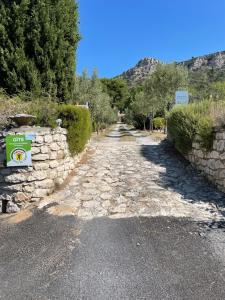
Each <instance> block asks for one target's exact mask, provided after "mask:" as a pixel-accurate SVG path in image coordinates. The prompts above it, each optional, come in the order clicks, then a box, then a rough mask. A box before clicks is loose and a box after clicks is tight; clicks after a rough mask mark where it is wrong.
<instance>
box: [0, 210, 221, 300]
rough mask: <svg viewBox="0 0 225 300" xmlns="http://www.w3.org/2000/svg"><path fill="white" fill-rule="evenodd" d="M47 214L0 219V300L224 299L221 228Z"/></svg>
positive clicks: (160, 220) (172, 220)
mask: <svg viewBox="0 0 225 300" xmlns="http://www.w3.org/2000/svg"><path fill="white" fill-rule="evenodd" d="M46 209H47V208H44V209H42V210H39V211H37V210H35V211H34V213H33V215H32V216H30V217H29V218H28V219H27V220H24V221H22V222H19V223H17V224H10V223H9V222H8V219H7V218H3V219H1V233H0V240H1V247H0V257H1V259H0V299H4V300H8V299H10V300H11V299H15V300H16V299H21V300H26V299H35V300H36V299H41V300H45V299H60V300H61V299H93V300H97V299H102V300H106V299H171V300H175V299H204V300H206V299H224V298H225V285H224V283H225V282H224V281H225V260H224V258H225V255H224V242H225V239H224V228H223V227H224V224H223V223H220V224H216V226H215V224H214V226H212V227H213V228H209V227H208V224H207V223H206V224H204V223H201V224H199V223H196V222H192V221H190V220H188V219H178V218H177V219H175V218H168V217H156V218H127V219H115V220H112V219H108V218H98V219H93V220H89V221H78V220H77V219H76V218H74V217H72V216H71V217H69V216H66V217H56V216H51V215H49V214H48V213H47V212H46ZM217 225H219V227H220V228H217V229H215V228H214V227H218V226H217Z"/></svg>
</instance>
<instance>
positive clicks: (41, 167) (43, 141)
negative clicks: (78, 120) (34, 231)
mask: <svg viewBox="0 0 225 300" xmlns="http://www.w3.org/2000/svg"><path fill="white" fill-rule="evenodd" d="M27 133H33V134H34V135H35V136H34V140H33V142H32V166H30V167H9V168H8V167H6V162H5V158H6V153H5V143H4V137H5V136H6V134H27ZM79 158H80V156H75V157H72V156H71V154H70V151H69V147H68V143H67V131H66V129H63V128H57V129H54V130H53V129H51V128H38V127H32V128H22V127H21V128H17V129H14V130H12V131H10V132H7V133H1V135H0V203H1V205H2V206H3V207H4V208H2V207H1V208H0V209H1V210H2V209H4V210H6V212H17V211H18V210H20V209H21V208H22V207H25V206H26V205H27V204H28V203H30V202H35V201H39V200H40V199H42V198H43V197H45V196H47V195H49V194H51V193H53V191H54V190H55V188H56V187H57V186H59V185H61V184H62V183H63V182H64V180H65V179H66V177H67V176H68V175H69V174H70V172H71V171H72V170H73V169H74V166H75V163H76V162H77V161H78V160H79Z"/></svg>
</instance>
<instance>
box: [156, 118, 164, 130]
mask: <svg viewBox="0 0 225 300" xmlns="http://www.w3.org/2000/svg"><path fill="white" fill-rule="evenodd" d="M165 125H166V120H165V119H164V118H161V117H157V118H154V119H153V126H154V128H155V129H160V130H161V129H163V127H164V126H165Z"/></svg>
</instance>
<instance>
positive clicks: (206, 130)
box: [197, 116, 214, 150]
mask: <svg viewBox="0 0 225 300" xmlns="http://www.w3.org/2000/svg"><path fill="white" fill-rule="evenodd" d="M197 132H198V134H199V136H200V137H201V140H200V145H201V146H202V148H204V149H206V150H211V149H212V146H213V139H214V132H213V120H212V119H211V118H210V117H207V116H205V117H201V118H200V119H199V123H198V128H197Z"/></svg>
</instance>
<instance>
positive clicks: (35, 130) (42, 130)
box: [0, 126, 67, 136]
mask: <svg viewBox="0 0 225 300" xmlns="http://www.w3.org/2000/svg"><path fill="white" fill-rule="evenodd" d="M24 133H36V134H38V135H45V134H56V133H61V134H67V130H66V129H65V128H61V127H56V128H50V127H36V126H33V127H32V126H28V127H23V126H22V127H17V128H12V129H10V130H9V131H7V132H1V134H0V135H1V136H6V135H9V134H24Z"/></svg>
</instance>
